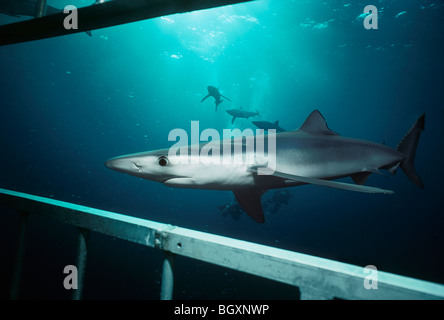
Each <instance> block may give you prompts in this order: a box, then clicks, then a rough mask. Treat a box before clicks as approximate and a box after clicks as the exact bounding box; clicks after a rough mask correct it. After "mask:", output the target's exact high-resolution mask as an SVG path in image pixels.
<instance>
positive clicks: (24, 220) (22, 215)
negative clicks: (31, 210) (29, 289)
mask: <svg viewBox="0 0 444 320" xmlns="http://www.w3.org/2000/svg"><path fill="white" fill-rule="evenodd" d="M27 226H28V214H27V213H26V212H19V229H18V237H17V251H16V254H15V261H14V270H13V274H12V281H11V291H10V293H9V297H10V298H11V300H17V299H18V296H19V292H20V282H21V278H22V271H23V263H24V258H25V244H26V229H27Z"/></svg>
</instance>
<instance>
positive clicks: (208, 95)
mask: <svg viewBox="0 0 444 320" xmlns="http://www.w3.org/2000/svg"><path fill="white" fill-rule="evenodd" d="M210 96H211V95H210V94H207V95H206V96H205V97H204V98H203V99H202V100H201V101H200V102H204V101H205V99H206V98H208V97H210Z"/></svg>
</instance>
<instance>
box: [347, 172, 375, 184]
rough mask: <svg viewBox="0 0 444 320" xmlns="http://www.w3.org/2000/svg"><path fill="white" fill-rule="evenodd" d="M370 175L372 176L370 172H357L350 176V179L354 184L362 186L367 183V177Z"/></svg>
mask: <svg viewBox="0 0 444 320" xmlns="http://www.w3.org/2000/svg"><path fill="white" fill-rule="evenodd" d="M371 174H372V173H371V172H358V173H355V174H353V175H351V178H352V179H353V181H354V182H355V183H356V184H359V185H360V186H362V185H363V184H364V183H365V182H366V181H367V179H368V177H370V175H371Z"/></svg>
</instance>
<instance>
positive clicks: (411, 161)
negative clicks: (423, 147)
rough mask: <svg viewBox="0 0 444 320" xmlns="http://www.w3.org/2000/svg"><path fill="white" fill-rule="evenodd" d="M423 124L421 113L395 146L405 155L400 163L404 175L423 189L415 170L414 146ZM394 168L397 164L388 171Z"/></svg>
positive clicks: (416, 144)
mask: <svg viewBox="0 0 444 320" xmlns="http://www.w3.org/2000/svg"><path fill="white" fill-rule="evenodd" d="M424 125H425V114H422V115H421V116H420V117H419V118H418V119H417V120H416V122H415V123H414V124H413V126H412V127H411V128H410V130H409V132H407V134H406V135H405V137H404V138H403V139H402V140H401V141H400V142H399V144H398V147H397V148H396V150H398V151H399V152H401V153H402V154H403V155H404V156H405V159H404V160H403V161H402V162H401V164H400V166H401V169H402V171H404V173H405V175H406V176H407V178H409V179H410V181H412V182H413V183H414V184H416V185H417V186H418V187H420V188H421V189H424V183H423V182H422V180H421V178H420V177H419V175H418V173H417V172H416V170H415V154H416V147H417V146H418V141H419V136H420V135H421V131H423V130H424ZM396 168H397V166H396V167H395V168H393V170H391V171H390V172H391V173H393V174H394V173H395V170H396Z"/></svg>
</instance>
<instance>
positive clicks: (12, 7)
mask: <svg viewBox="0 0 444 320" xmlns="http://www.w3.org/2000/svg"><path fill="white" fill-rule="evenodd" d="M37 4H38V0H0V13H4V14H7V15H8V16H12V17H20V16H28V17H33V18H36V15H37ZM62 11H63V10H62V9H57V8H55V7H51V6H48V5H46V14H45V15H47V16H49V15H51V14H56V13H60V12H62ZM85 33H86V34H87V35H89V36H90V37H92V34H91V31H85Z"/></svg>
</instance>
